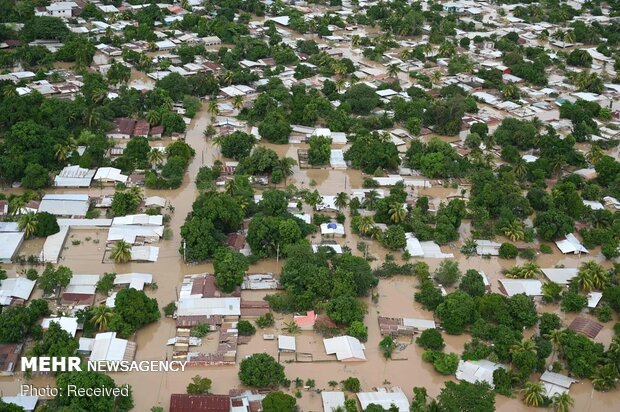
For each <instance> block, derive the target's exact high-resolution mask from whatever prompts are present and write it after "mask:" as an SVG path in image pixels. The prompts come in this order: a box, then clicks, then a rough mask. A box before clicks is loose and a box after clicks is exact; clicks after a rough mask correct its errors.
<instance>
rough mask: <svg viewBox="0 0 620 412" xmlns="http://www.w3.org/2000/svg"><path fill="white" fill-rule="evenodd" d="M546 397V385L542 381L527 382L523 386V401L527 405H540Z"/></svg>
mask: <svg viewBox="0 0 620 412" xmlns="http://www.w3.org/2000/svg"><path fill="white" fill-rule="evenodd" d="M544 399H545V387H544V386H543V384H542V383H540V382H526V383H525V387H524V388H523V402H525V404H526V405H527V406H533V407H535V408H536V407H538V406H539V405H542V403H543V402H544Z"/></svg>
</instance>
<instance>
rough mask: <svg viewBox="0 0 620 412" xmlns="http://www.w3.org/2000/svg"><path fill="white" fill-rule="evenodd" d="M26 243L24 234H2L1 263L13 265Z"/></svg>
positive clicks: (0, 238) (0, 237)
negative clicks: (23, 244) (20, 249)
mask: <svg viewBox="0 0 620 412" xmlns="http://www.w3.org/2000/svg"><path fill="white" fill-rule="evenodd" d="M22 243H24V232H0V263H11V261H12V260H13V259H14V258H15V256H17V252H18V251H19V248H20V247H21V246H22Z"/></svg>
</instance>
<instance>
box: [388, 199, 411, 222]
mask: <svg viewBox="0 0 620 412" xmlns="http://www.w3.org/2000/svg"><path fill="white" fill-rule="evenodd" d="M388 213H389V214H390V220H391V221H392V223H394V224H399V223H402V222H403V220H405V216H407V211H406V210H405V208H404V207H403V205H402V204H400V203H392V204H391V205H390V210H389V211H388Z"/></svg>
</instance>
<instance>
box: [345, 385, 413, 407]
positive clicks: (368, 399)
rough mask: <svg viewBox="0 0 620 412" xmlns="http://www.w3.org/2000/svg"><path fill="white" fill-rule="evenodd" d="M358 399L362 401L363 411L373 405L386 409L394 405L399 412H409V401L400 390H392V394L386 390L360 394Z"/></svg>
mask: <svg viewBox="0 0 620 412" xmlns="http://www.w3.org/2000/svg"><path fill="white" fill-rule="evenodd" d="M357 399H358V400H359V401H360V404H361V405H362V409H366V408H368V405H370V404H371V403H374V404H375V405H379V406H382V407H383V408H384V409H389V408H390V407H391V405H392V404H394V405H395V406H396V407H397V408H398V411H399V412H409V400H408V399H407V396H405V394H404V393H403V392H402V390H399V389H392V392H388V391H387V390H385V389H384V388H381V389H379V390H378V391H377V392H360V393H358V394H357Z"/></svg>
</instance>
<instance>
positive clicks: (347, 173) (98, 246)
mask: <svg viewBox="0 0 620 412" xmlns="http://www.w3.org/2000/svg"><path fill="white" fill-rule="evenodd" d="M132 79H134V80H132V81H137V82H147V80H148V79H145V78H137V77H134V76H132ZM209 119H210V115H209V114H208V113H207V112H206V111H203V112H201V113H199V115H198V116H197V118H196V119H195V120H194V121H193V122H192V124H191V126H190V127H189V130H188V133H187V142H188V143H189V144H190V145H191V146H192V147H193V148H194V149H195V150H196V156H195V157H194V159H193V161H192V163H191V165H190V166H189V169H188V173H187V174H186V177H185V180H184V182H183V185H182V186H181V188H179V189H177V190H173V191H156V190H148V189H147V190H145V194H146V195H147V196H152V195H158V196H163V197H166V198H167V199H168V200H169V201H170V202H171V204H172V206H174V208H175V212H174V213H173V214H172V217H171V222H170V227H171V228H172V229H173V232H174V236H173V238H172V239H171V240H167V241H161V242H160V243H159V244H158V246H159V247H160V254H159V260H158V262H157V263H130V264H114V263H109V262H102V259H103V254H104V249H105V239H106V231H105V230H72V231H71V232H70V235H69V238H68V240H67V242H66V244H65V249H64V250H63V252H62V255H61V257H62V260H61V264H63V265H66V266H68V267H70V268H71V269H72V270H73V272H74V273H78V274H81V273H83V274H88V273H98V274H102V273H104V272H117V273H127V272H146V273H152V274H153V276H154V281H155V282H156V283H157V286H158V287H157V289H156V290H147V294H148V295H149V296H152V297H155V298H156V299H157V301H158V303H159V305H160V306H164V305H166V304H167V303H169V302H171V301H174V300H176V298H177V293H178V290H179V287H180V284H181V280H182V278H183V276H184V275H186V274H191V273H204V272H210V273H212V271H213V267H212V265H211V264H201V265H187V264H185V263H184V262H183V259H182V256H181V255H180V254H179V246H180V236H179V228H180V226H181V225H182V224H183V221H184V219H185V216H186V215H187V213H188V212H190V211H191V206H192V202H193V200H194V199H195V197H196V195H197V191H196V188H195V185H194V181H195V177H196V174H197V172H198V170H199V168H200V167H201V166H203V165H211V164H212V163H213V161H214V160H216V159H218V158H219V157H220V153H219V150H218V149H217V148H215V147H214V146H213V144H212V142H211V141H207V140H205V138H204V137H203V133H202V132H203V130H204V129H205V127H206V126H207V125H208V123H209V121H210V120H209ZM163 144H165V143H164V142H153V143H152V145H153V146H158V145H163ZM261 145H264V146H267V147H269V148H271V149H273V150H275V151H276V152H277V153H278V154H279V155H280V156H284V155H286V156H290V157H293V158H295V159H296V158H297V155H296V154H297V149H298V148H303V147H307V146H304V145H272V144H268V143H261ZM311 182H312V185H313V186H312V187H313V188H316V189H318V190H319V191H320V192H321V193H324V194H336V193H338V192H340V191H345V190H350V189H351V188H359V187H361V184H362V176H361V173H360V172H359V171H355V170H343V171H341V170H338V171H334V170H328V169H306V170H301V169H300V168H299V167H295V168H294V175H293V176H292V177H291V178H289V179H288V183H292V184H295V185H296V186H297V187H300V188H310V187H311V186H310V184H311ZM63 191H64V190H58V191H57V192H63ZM67 191H68V192H84V191H85V190H79V191H77V190H67ZM112 191H113V190H112V189H103V192H102V191H101V190H100V189H94V188H91V189H90V190H89V193H90V194H91V195H100V194H102V193H112ZM460 194H461V193H460V189H451V188H447V189H446V188H443V187H433V188H430V189H422V190H420V189H417V188H416V189H415V195H416V196H420V195H426V196H430V197H431V198H432V199H442V198H445V197H446V196H455V195H460ZM345 227H346V237H345V238H344V239H342V240H340V243H342V244H344V245H346V246H348V247H349V248H351V250H352V251H353V253H355V254H360V253H359V252H358V251H357V249H356V245H357V242H358V241H359V240H360V239H359V238H358V237H357V236H356V235H353V234H352V233H351V232H350V226H349V225H348V223H347V224H345ZM462 230H464V231H465V233H467V230H468V226H467V225H464V228H463V229H462ZM315 236H316V239H318V238H319V237H320V235H315ZM368 243H369V250H368V253H369V254H371V255H372V256H374V257H376V258H378V260H377V261H375V262H373V265H378V264H379V262H381V261H382V260H383V258H384V256H385V255H386V254H387V253H388V251H386V250H384V249H383V248H381V247H380V246H377V244H376V242H368ZM42 245H43V241H42V240H29V241H27V242H25V243H24V246H23V248H22V249H21V252H20V254H24V255H30V254H32V255H36V254H38V253H39V252H40V251H41V248H42ZM443 250H444V251H446V252H450V253H453V254H454V255H455V258H456V259H458V261H459V264H460V268H461V270H462V271H465V270H467V269H470V268H473V269H478V270H482V271H484V272H485V273H486V275H487V276H488V277H489V279H490V281H491V284H492V289H493V291H494V292H497V291H498V282H497V279H499V278H501V277H502V275H501V271H502V270H503V269H506V268H509V267H511V266H513V265H514V264H515V261H503V260H499V259H497V258H494V259H483V258H480V257H472V258H469V259H466V258H464V257H462V256H461V255H460V252H459V250H460V243H456V244H454V245H447V246H444V247H443ZM554 250H555V248H554ZM395 257H396V259H397V260H398V261H400V254H399V253H398V254H396V256H395ZM586 259H591V258H590V257H587V258H586V257H576V256H575V257H573V256H570V257H567V256H564V255H561V254H559V253H558V252H557V251H555V252H554V253H553V254H549V255H540V256H539V258H538V264H539V265H540V266H541V267H553V266H555V265H566V266H567V267H576V266H578V265H579V264H580V263H582V262H583V261H585V260H586ZM425 261H426V262H427V263H428V264H429V265H430V267H431V270H433V269H435V268H436V267H437V266H438V265H439V263H440V260H438V259H427V260H425ZM516 263H517V264H522V263H523V262H522V261H520V260H517V262H516ZM281 265H282V262H281V261H280V262H276V261H275V260H266V261H261V262H259V263H258V264H254V265H252V266H251V267H250V272H273V273H276V274H279V272H280V267H281ZM17 269H18V268H17V267H9V270H10V273H15V271H16V270H17ZM416 282H417V280H416V279H414V278H412V277H395V278H392V279H384V280H381V281H380V283H379V286H378V288H377V290H376V291H375V292H376V293H378V295H379V299H378V302H377V303H373V302H372V301H371V300H370V299H367V301H366V304H367V306H368V313H367V315H366V319H365V324H366V325H367V326H368V336H369V338H368V342H367V343H366V356H367V358H368V361H367V362H358V363H341V362H337V361H335V360H332V361H328V362H315V363H314V364H312V365H310V364H308V363H306V362H297V363H285V371H286V375H287V377H288V378H289V379H291V380H294V379H295V378H297V377H299V378H302V379H304V380H305V379H308V378H311V379H314V380H315V381H316V389H328V388H329V386H328V382H329V381H332V380H335V381H341V380H343V379H346V378H347V377H349V376H354V377H357V378H359V379H360V381H361V384H362V388H363V389H364V390H370V389H372V388H374V387H379V386H399V387H401V388H402V389H403V390H404V391H405V393H407V394H408V396H409V397H410V398H411V389H412V388H413V387H414V386H424V387H426V388H427V389H428V392H429V394H430V395H431V396H436V395H437V394H438V393H439V390H440V388H441V387H442V386H443V383H444V382H445V381H446V379H454V378H453V377H443V376H440V375H439V374H438V373H436V372H435V371H434V370H433V368H432V365H430V364H427V363H424V362H423V361H422V359H421V353H422V350H421V349H420V348H419V347H417V346H416V345H415V344H413V343H412V342H411V341H407V340H405V341H401V343H402V345H401V346H400V347H399V350H398V351H397V353H396V354H395V356H394V357H395V358H397V359H399V360H390V361H386V360H385V359H384V358H383V356H382V354H381V353H380V351H379V348H378V344H379V341H380V339H381V337H380V335H379V329H378V322H377V317H378V316H394V317H396V316H398V317H403V316H407V317H415V318H422V319H432V317H433V314H432V313H431V312H429V311H426V310H423V309H421V307H420V305H418V304H415V303H414V301H413V294H414V293H415V286H416ZM243 293H244V297H247V298H248V299H251V300H259V299H262V298H263V297H264V295H265V294H266V293H265V292H255V291H254V292H243ZM554 309H555V310H556V311H557V306H556V307H554ZM540 310H541V311H546V310H551V308H550V307H541V308H540ZM559 315H560V316H561V318H562V319H563V322H564V323H565V324H567V323H569V322H570V321H571V320H572V315H565V314H563V313H559ZM291 319H292V316H291V315H281V314H277V315H276V320H277V324H276V327H274V328H270V329H266V330H259V331H258V332H257V334H256V335H255V336H254V337H253V338H252V339H251V340H250V342H249V344H247V345H240V346H239V347H238V354H237V362H240V361H241V360H242V359H243V358H244V357H245V356H247V355H250V354H252V353H256V352H266V353H269V354H271V355H272V356H274V357H277V355H278V350H277V341H269V340H263V337H262V335H263V333H268V334H279V333H282V332H281V330H280V328H281V327H282V325H283V324H284V323H285V322H289V321H291ZM608 325H610V324H607V325H606V328H605V329H604V330H603V332H601V334H600V335H599V337H598V338H597V340H598V341H601V342H603V343H604V344H606V345H607V344H609V341H610V339H611V333H612V332H611V331H610V327H609V326H608ZM174 335H175V322H174V321H173V320H172V319H166V318H163V319H161V320H160V321H158V322H156V323H153V324H151V325H149V326H147V327H145V328H143V329H141V330H140V331H139V332H138V333H137V336H136V337H135V340H136V342H137V344H138V350H137V355H136V360H164V359H170V358H171V355H172V347H169V346H166V341H167V340H168V339H169V338H171V337H173V336H174ZM444 336H445V339H446V350H447V351H453V352H457V353H460V352H461V351H462V349H463V344H464V343H465V342H466V341H467V340H469V337H468V336H467V335H463V336H447V335H444ZM216 346H217V334H216V333H210V334H208V335H207V336H206V337H205V338H203V346H202V348H201V349H203V350H208V349H209V348H215V347H216ZM297 347H298V352H305V353H311V354H313V355H316V359H325V358H326V355H325V354H324V348H323V343H322V337H321V336H320V335H318V334H316V333H314V332H308V331H305V332H302V333H300V334H298V335H297ZM288 358H290V355H287V359H288ZM237 372H238V365H237V366H218V367H197V368H191V369H188V370H186V371H185V372H171V373H137V372H135V373H116V374H112V376H113V377H114V379H115V380H116V382H117V383H119V384H122V383H128V384H130V385H132V387H133V391H134V398H135V409H134V410H136V411H148V410H149V409H150V408H151V407H152V406H156V405H159V406H163V407H164V409H165V410H167V408H168V404H169V399H170V394H172V393H185V388H186V386H187V384H188V383H189V381H190V379H191V377H192V376H194V375H196V374H200V375H203V376H206V377H208V378H210V379H211V380H212V381H213V388H212V392H213V393H227V392H228V390H229V389H231V388H236V387H239V386H240V382H239V380H238V378H237ZM21 383H23V380H22V377H21V376H18V377H17V379H14V378H0V389H1V390H2V392H3V393H4V394H9V393H15V392H16V391H18V389H19V385H20V384H21ZM31 383H33V384H34V385H36V386H42V385H45V384H48V383H52V379H51V378H49V377H35V378H34V379H33V380H32V381H31ZM293 386H294V385H293ZM573 388H574V389H573V390H572V391H571V394H572V395H573V397H574V398H575V408H574V410H576V411H598V410H612V409H613V407H612V403H613V402H614V400H615V401H616V402H617V400H618V394H617V392H612V393H599V392H593V391H592V386H591V384H590V383H589V381H584V382H582V383H579V384H577V385H575V386H574V387H573ZM291 389H292V390H294V388H291ZM298 404H299V406H300V408H301V410H302V411H305V412H309V411H321V410H322V405H321V397H320V395H319V394H317V393H316V392H314V391H306V390H302V397H301V398H300V399H299V400H298ZM497 409H498V410H500V411H522V410H527V409H528V408H526V407H525V406H524V405H523V404H522V402H521V401H520V400H519V399H517V398H513V399H508V398H505V397H503V396H498V397H497Z"/></svg>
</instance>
